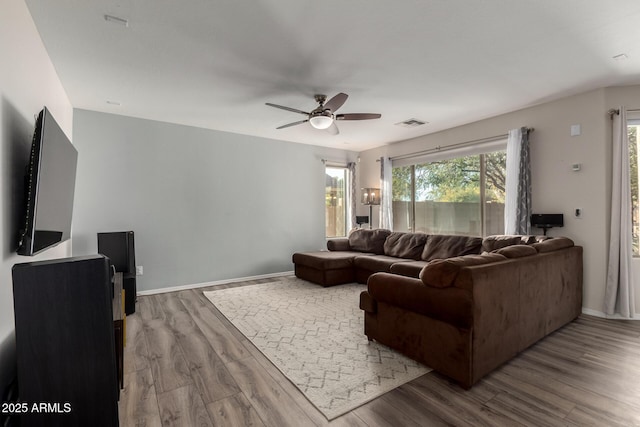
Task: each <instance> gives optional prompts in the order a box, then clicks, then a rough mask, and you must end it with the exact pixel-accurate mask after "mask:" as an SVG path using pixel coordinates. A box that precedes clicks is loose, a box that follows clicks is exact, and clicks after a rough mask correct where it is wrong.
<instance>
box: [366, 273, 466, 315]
mask: <svg viewBox="0 0 640 427" xmlns="http://www.w3.org/2000/svg"><path fill="white" fill-rule="evenodd" d="M367 285H368V290H369V294H370V295H371V297H372V298H373V299H374V300H376V301H377V302H379V303H386V304H389V305H392V306H396V307H399V308H402V309H404V310H408V311H412V312H414V313H419V314H422V315H425V316H429V317H431V318H434V319H438V320H441V321H443V322H447V323H451V324H453V325H455V326H458V327H461V328H470V327H471V325H472V322H473V305H472V296H471V292H469V291H467V290H464V289H459V288H455V287H451V288H432V287H429V286H426V285H425V284H424V283H422V281H421V280H420V279H415V278H413V277H406V276H399V275H397V274H390V273H375V274H373V275H371V277H369V281H368V282H367Z"/></svg>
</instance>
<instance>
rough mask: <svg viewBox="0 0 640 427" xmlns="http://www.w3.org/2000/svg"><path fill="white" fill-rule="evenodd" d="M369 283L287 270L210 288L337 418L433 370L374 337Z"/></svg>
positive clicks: (242, 327)
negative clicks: (367, 320)
mask: <svg viewBox="0 0 640 427" xmlns="http://www.w3.org/2000/svg"><path fill="white" fill-rule="evenodd" d="M365 289H366V286H365V285H359V284H347V285H339V286H333V287H329V288H323V287H322V286H318V285H314V284H312V283H309V282H306V281H304V280H301V279H298V278H287V279H283V280H279V281H276V282H271V283H263V284H259V285H249V286H243V287H238V288H230V289H221V290H216V291H208V292H205V293H204V294H205V296H206V297H207V298H208V299H209V300H210V301H211V302H212V303H213V304H214V305H215V306H216V307H217V308H218V309H219V310H220V311H221V312H222V314H224V315H225V316H226V317H227V319H229V320H230V321H231V323H233V325H234V326H235V327H236V328H238V329H239V330H240V332H242V333H243V334H244V335H245V336H246V337H247V338H248V339H249V340H250V341H251V342H252V343H253V344H254V345H255V346H256V347H257V348H258V349H259V350H260V351H261V352H262V353H263V354H264V355H265V356H266V357H267V358H268V359H269V360H271V362H273V364H275V365H276V367H277V368H278V369H279V370H280V371H281V372H282V373H283V374H284V375H285V376H286V377H287V378H289V380H291V382H292V383H293V384H294V385H295V386H296V387H298V388H299V389H300V391H302V393H304V395H305V396H306V397H307V399H309V401H310V402H311V403H312V404H313V405H314V406H315V407H316V408H318V410H320V412H322V413H323V414H324V415H325V417H327V419H328V420H331V419H333V418H336V417H338V416H340V415H342V414H344V413H346V412H349V411H350V410H352V409H354V408H356V407H358V406H360V405H362V404H363V403H366V402H368V401H370V400H372V399H374V398H376V397H378V396H380V395H382V394H384V393H386V392H387V391H390V390H392V389H394V388H396V387H398V386H400V385H402V384H404V383H406V382H408V381H411V380H413V379H415V378H417V377H419V376H421V375H423V374H425V373H427V372H429V371H430V369H429V368H427V367H425V366H424V365H421V364H420V363H418V362H415V361H413V360H411V359H409V358H407V357H405V356H403V355H401V354H400V353H397V352H395V351H393V350H391V349H389V348H388V347H385V346H383V345H381V344H378V343H376V342H369V341H368V340H367V337H366V336H365V335H364V332H363V329H364V326H363V325H364V314H363V312H362V310H360V308H358V304H359V301H360V299H359V298H360V292H362V291H363V290H365Z"/></svg>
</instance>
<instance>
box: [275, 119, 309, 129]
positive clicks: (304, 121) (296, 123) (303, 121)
mask: <svg viewBox="0 0 640 427" xmlns="http://www.w3.org/2000/svg"><path fill="white" fill-rule="evenodd" d="M308 121H309V120H300V121H299V122H293V123H289V124H287V125H282V126H279V127H277V128H276V129H284V128H288V127H291V126H296V125H301V124H303V123H307V122H308Z"/></svg>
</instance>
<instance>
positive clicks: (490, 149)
mask: <svg viewBox="0 0 640 427" xmlns="http://www.w3.org/2000/svg"><path fill="white" fill-rule="evenodd" d="M506 145H507V141H506V140H502V139H501V140H499V141H494V142H493V143H492V144H488V145H483V147H482V148H480V147H479V146H475V147H471V148H470V149H469V148H466V149H465V150H464V151H463V150H450V152H448V153H437V154H436V155H431V156H421V157H420V158H414V159H412V162H409V161H407V160H403V161H402V162H401V163H400V164H399V165H396V164H394V165H393V167H394V169H395V168H396V167H409V168H410V197H411V200H410V201H409V203H410V206H409V209H408V211H409V217H410V221H409V224H408V227H407V229H408V231H409V232H415V230H416V202H417V201H416V166H418V165H423V164H430V163H434V162H438V161H446V160H452V159H458V158H463V157H470V156H479V165H480V168H479V182H478V185H479V196H480V201H479V204H480V209H479V215H480V235H481V236H483V237H484V236H486V235H487V196H486V190H487V189H486V185H487V177H486V156H487V155H489V154H492V153H496V152H506ZM394 217H395V215H394Z"/></svg>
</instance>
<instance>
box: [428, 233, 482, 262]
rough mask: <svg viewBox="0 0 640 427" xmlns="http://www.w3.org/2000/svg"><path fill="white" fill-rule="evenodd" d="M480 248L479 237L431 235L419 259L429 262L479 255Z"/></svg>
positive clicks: (480, 240)
mask: <svg viewBox="0 0 640 427" xmlns="http://www.w3.org/2000/svg"><path fill="white" fill-rule="evenodd" d="M481 247H482V238H481V237H472V236H451V235H446V234H433V235H429V237H428V238H427V243H426V244H425V245H424V250H423V251H422V257H421V258H422V259H423V260H424V261H431V260H433V259H444V258H451V257H456V256H462V255H470V254H479V253H480V252H481V250H480V249H481Z"/></svg>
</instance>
